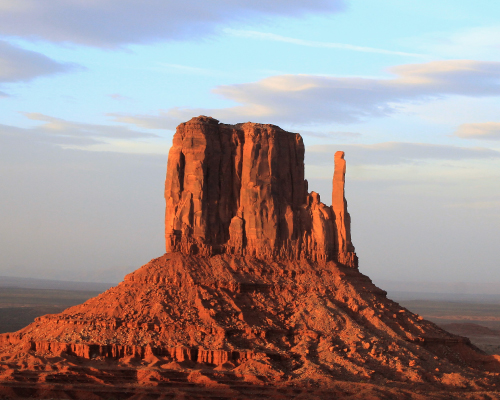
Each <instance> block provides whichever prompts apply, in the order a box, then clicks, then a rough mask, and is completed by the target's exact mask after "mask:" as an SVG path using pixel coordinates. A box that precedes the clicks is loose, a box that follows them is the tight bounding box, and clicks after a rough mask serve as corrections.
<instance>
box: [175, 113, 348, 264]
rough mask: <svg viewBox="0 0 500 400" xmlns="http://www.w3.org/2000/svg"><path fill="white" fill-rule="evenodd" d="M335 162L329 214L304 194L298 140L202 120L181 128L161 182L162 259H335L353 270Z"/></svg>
mask: <svg viewBox="0 0 500 400" xmlns="http://www.w3.org/2000/svg"><path fill="white" fill-rule="evenodd" d="M339 154H341V155H339ZM335 163H336V167H335V176H334V190H333V206H332V207H328V206H326V205H325V204H323V203H321V201H320V197H319V194H317V193H314V192H312V193H310V194H309V193H307V181H306V180H305V179H304V144H303V142H302V138H301V137H300V135H299V134H297V133H290V132H286V131H284V130H282V129H281V128H279V127H277V126H274V125H262V124H253V123H246V124H238V125H226V124H220V123H219V122H218V121H217V120H215V119H213V118H208V117H198V118H193V119H192V120H190V121H189V122H186V123H183V124H180V125H179V127H178V128H177V132H176V133H175V136H174V140H173V146H172V148H171V149H170V153H169V161H168V168H167V179H166V182H165V200H166V203H167V206H166V212H165V239H166V249H167V252H172V251H182V252H184V253H185V254H202V255H207V256H209V255H213V254H221V253H229V254H238V255H250V256H255V257H257V258H260V259H287V260H295V259H303V258H307V259H311V260H313V261H330V260H336V261H339V262H341V263H343V264H345V265H349V266H352V267H356V266H357V259H356V255H355V253H354V247H353V246H352V243H351V240H350V226H349V224H350V220H349V214H348V213H347V205H346V203H345V199H344V175H345V161H344V159H343V153H341V152H339V153H337V155H336V156H335ZM339 199H341V200H339Z"/></svg>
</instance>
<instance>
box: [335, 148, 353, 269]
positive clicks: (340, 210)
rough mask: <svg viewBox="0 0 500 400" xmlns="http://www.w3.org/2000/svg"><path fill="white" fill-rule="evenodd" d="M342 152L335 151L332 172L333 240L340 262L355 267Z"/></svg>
mask: <svg viewBox="0 0 500 400" xmlns="http://www.w3.org/2000/svg"><path fill="white" fill-rule="evenodd" d="M345 171H346V164H345V159H344V152H343V151H337V152H336V153H335V171H334V173H333V190H332V210H333V214H334V218H335V232H334V233H335V242H336V245H337V260H338V262H340V263H341V264H345V265H348V266H350V267H357V264H358V258H357V256H356V253H354V246H353V245H352V243H351V216H350V215H349V213H348V212H347V201H346V199H345V194H344V189H345Z"/></svg>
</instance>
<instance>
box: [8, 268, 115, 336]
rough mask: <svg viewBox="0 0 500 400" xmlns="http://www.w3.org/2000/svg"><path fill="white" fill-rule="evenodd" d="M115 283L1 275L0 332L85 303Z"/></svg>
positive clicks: (13, 329) (19, 327) (11, 329)
mask: <svg viewBox="0 0 500 400" xmlns="http://www.w3.org/2000/svg"><path fill="white" fill-rule="evenodd" d="M111 286H112V284H106V283H94V282H90V283H89V282H67V281H54V280H45V279H30V278H13V277H5V276H3V277H0V333H3V332H13V331H17V330H19V329H21V328H23V327H25V326H26V325H28V324H30V323H31V322H33V320H34V319H35V318H36V317H38V316H40V315H45V314H54V313H59V312H61V311H63V310H65V309H66V308H68V307H71V306H73V305H76V304H80V303H83V302H85V301H86V300H88V299H90V298H91V297H94V296H96V295H98V294H99V293H101V292H103V291H105V290H106V289H108V288H109V287H111Z"/></svg>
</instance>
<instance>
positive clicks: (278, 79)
mask: <svg viewBox="0 0 500 400" xmlns="http://www.w3.org/2000/svg"><path fill="white" fill-rule="evenodd" d="M389 71H390V72H392V73H393V74H394V75H395V77H394V78H392V79H377V78H357V77H334V76H321V75H281V76H272V77H269V78H265V79H262V80H260V81H257V82H251V83H244V84H234V85H223V86H218V87H216V88H215V89H214V90H213V92H214V93H216V94H219V95H220V96H222V97H223V98H225V99H228V100H231V101H233V102H234V103H236V105H235V106H233V107H228V108H221V109H215V108H171V109H168V110H160V111H159V112H158V114H156V115H127V114H112V116H113V117H114V118H115V120H117V121H120V122H125V123H131V124H135V125H137V126H141V127H145V128H152V129H174V128H175V126H176V125H177V124H179V123H180V122H183V121H185V120H188V119H190V118H192V117H193V116H196V115H211V116H213V117H215V118H217V119H220V120H221V121H225V122H228V123H237V122H243V121H248V120H253V121H255V122H259V121H261V122H270V123H274V124H298V125H307V124H314V123H352V122H359V121H363V120H366V119H367V118H374V117H383V116H387V115H390V114H392V113H395V112H398V111H399V108H398V107H399V106H400V105H401V104H409V103H412V102H423V101H430V100H433V99H438V98H443V97H446V96H468V97H487V96H500V62H480V61H472V60H447V61H433V62H428V63H421V64H405V65H399V66H397V67H393V68H391V69H390V70H389Z"/></svg>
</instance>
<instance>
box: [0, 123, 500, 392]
mask: <svg viewBox="0 0 500 400" xmlns="http://www.w3.org/2000/svg"><path fill="white" fill-rule="evenodd" d="M303 156H304V146H303V144H302V140H301V138H300V136H299V135H297V134H293V133H289V132H285V131H283V130H281V129H279V128H278V127H276V126H272V125H259V124H251V123H247V124H241V125H224V124H219V123H218V122H217V121H216V120H214V119H211V118H207V117H199V118H194V119H192V120H191V121H189V122H187V123H185V124H181V125H180V126H179V127H178V130H177V133H176V135H175V137H174V145H173V147H172V149H171V151H170V154H169V161H168V171H167V179H166V185H165V186H166V188H165V198H166V203H167V207H166V234H165V236H166V247H167V253H166V254H165V255H163V256H161V257H159V258H156V259H154V260H151V261H150V262H149V263H147V264H146V265H144V266H143V267H141V268H139V269H138V270H137V271H135V272H133V273H131V274H129V275H127V276H126V277H125V279H124V281H123V282H122V283H120V284H119V285H118V286H116V287H114V288H111V289H109V290H107V291H106V292H104V293H102V294H101V295H99V296H97V297H95V298H93V299H90V300H88V301H87V302H85V303H84V304H82V305H79V306H75V307H71V308H69V309H67V310H65V311H64V312H62V313H60V314H53V315H46V316H44V317H40V318H38V319H37V320H36V321H35V322H34V323H32V324H31V325H29V326H27V327H26V328H24V329H22V330H20V331H18V332H15V333H8V334H3V335H0V398H2V396H3V397H4V398H29V397H36V398H80V399H85V398H88V399H109V398H141V399H142V398H179V399H181V398H182V399H191V398H193V399H201V398H203V399H204V398H207V399H208V398H228V399H237V398H240V399H249V398H259V397H260V398H262V397H264V398H276V399H289V398H302V399H306V398H307V399H312V398H335V399H342V398H352V399H363V398H367V399H368V398H370V399H386V398H394V399H399V398H406V399H429V398H435V399H449V398H466V399H492V398H500V392H499V391H498V390H499V386H498V385H499V384H500V375H499V373H500V364H499V359H498V358H497V357H495V356H488V355H486V354H484V353H482V352H481V351H479V350H478V349H477V348H475V347H474V346H472V345H471V344H470V342H469V340H468V339H467V338H465V337H461V336H457V335H453V334H451V333H448V332H446V331H444V330H442V329H440V328H439V327H437V326H436V325H435V324H433V323H431V322H429V321H426V320H424V319H423V318H421V317H419V316H418V315H415V314H413V313H412V312H411V311H409V310H407V309H405V308H402V307H401V306H399V305H398V304H397V303H395V302H393V301H391V300H390V299H388V298H387V297H386V293H385V292H384V291H383V290H381V289H379V288H377V287H376V286H375V285H374V284H373V283H372V282H371V280H370V279H369V278H368V277H366V276H365V275H363V274H362V273H360V272H359V270H358V266H357V258H356V256H355V253H354V247H353V246H352V243H351V238H350V217H349V214H348V213H347V203H346V201H345V198H344V176H345V161H344V155H343V153H341V152H339V153H337V154H336V155H335V173H334V182H333V198H332V206H327V205H325V204H323V203H321V202H320V199H319V195H317V194H316V193H307V182H306V181H305V180H304V163H303Z"/></svg>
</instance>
